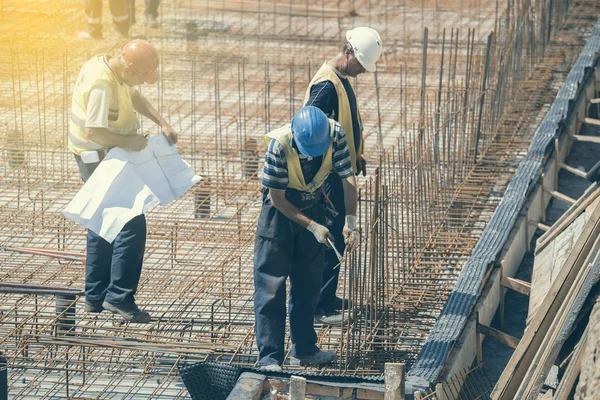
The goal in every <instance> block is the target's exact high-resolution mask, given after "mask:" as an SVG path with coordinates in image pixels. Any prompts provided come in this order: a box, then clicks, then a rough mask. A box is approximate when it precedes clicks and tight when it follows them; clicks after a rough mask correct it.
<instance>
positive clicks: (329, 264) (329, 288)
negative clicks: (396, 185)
mask: <svg viewBox="0 0 600 400" xmlns="http://www.w3.org/2000/svg"><path fill="white" fill-rule="evenodd" d="M323 189H324V190H325V195H326V196H327V197H328V198H329V200H330V201H331V203H332V204H333V207H334V208H335V210H336V211H337V212H338V215H337V216H336V217H333V216H331V215H328V216H327V218H329V219H330V221H331V224H328V226H327V227H328V228H329V232H331V234H332V235H333V238H334V239H335V247H336V248H337V249H338V251H339V252H340V254H342V255H343V254H344V250H346V243H345V242H344V225H345V223H346V205H345V204H344V187H343V186H342V180H341V179H340V177H339V175H338V174H336V173H331V174H329V177H327V180H325V183H323ZM324 259H325V261H324V263H325V265H324V267H323V285H322V287H321V293H320V295H319V303H318V305H317V311H318V312H323V313H328V312H332V311H334V309H333V301H334V299H335V293H336V291H337V287H338V279H339V276H340V267H339V266H338V264H339V263H340V262H339V260H338V258H337V256H336V255H335V251H334V250H333V249H332V248H330V247H328V248H327V249H326V250H325V257H324ZM335 267H337V268H335Z"/></svg>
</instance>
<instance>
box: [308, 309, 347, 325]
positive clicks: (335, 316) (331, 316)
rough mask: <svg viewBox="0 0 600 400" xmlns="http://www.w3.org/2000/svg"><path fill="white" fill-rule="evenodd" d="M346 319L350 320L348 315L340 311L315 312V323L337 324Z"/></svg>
mask: <svg viewBox="0 0 600 400" xmlns="http://www.w3.org/2000/svg"><path fill="white" fill-rule="evenodd" d="M346 320H351V319H350V318H349V316H345V315H344V314H342V313H341V312H338V311H332V312H317V313H316V314H315V320H314V322H315V324H321V325H331V326H338V325H342V324H343V323H344V322H345V321H346Z"/></svg>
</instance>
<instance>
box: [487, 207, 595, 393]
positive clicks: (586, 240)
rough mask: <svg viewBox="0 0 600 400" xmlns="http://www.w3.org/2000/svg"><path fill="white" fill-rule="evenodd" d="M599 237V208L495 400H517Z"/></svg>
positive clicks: (506, 372)
mask: <svg viewBox="0 0 600 400" xmlns="http://www.w3.org/2000/svg"><path fill="white" fill-rule="evenodd" d="M599 236H600V205H599V206H597V207H596V208H595V209H594V212H593V213H592V215H591V216H590V218H589V220H588V222H587V223H586V225H585V228H584V230H583V232H582V234H581V235H580V236H579V238H578V240H577V242H576V243H575V246H574V247H573V249H572V250H571V252H570V254H569V257H568V258H567V260H566V262H565V263H564V266H563V267H562V268H561V269H560V271H559V273H558V275H557V277H556V279H555V280H554V283H553V284H552V286H551V288H550V290H549V291H548V294H547V295H546V296H545V298H544V300H543V301H542V302H541V303H540V305H539V307H538V311H537V312H536V314H535V315H534V316H533V318H532V319H531V322H530V324H529V325H528V326H527V328H526V329H525V334H524V335H523V337H522V338H521V340H520V342H519V345H518V346H517V348H516V349H515V352H514V353H513V355H512V357H511V358H510V360H509V362H508V365H507V366H506V368H505V369H504V371H503V372H502V375H501V376H500V379H499V380H498V382H497V384H496V387H495V388H494V392H493V393H492V399H502V400H509V399H510V400H512V399H515V398H516V397H515V396H516V395H517V392H518V390H519V388H520V386H521V384H522V383H523V378H524V376H525V375H526V374H527V371H528V370H529V368H530V366H531V365H532V362H533V361H534V359H535V356H536V353H537V352H538V350H539V349H540V346H542V343H543V341H544V338H545V335H546V333H547V332H548V331H549V330H551V329H552V324H553V323H554V319H555V317H556V315H557V313H558V312H559V309H560V307H561V305H562V304H563V302H564V301H565V300H566V299H567V298H568V295H569V293H570V289H571V287H572V285H573V284H574V282H575V281H576V278H577V276H578V275H579V272H580V270H581V269H582V266H583V264H584V262H585V261H586V260H587V258H588V256H589V255H590V252H591V251H592V250H593V249H594V248H595V245H596V242H597V239H598V237H599Z"/></svg>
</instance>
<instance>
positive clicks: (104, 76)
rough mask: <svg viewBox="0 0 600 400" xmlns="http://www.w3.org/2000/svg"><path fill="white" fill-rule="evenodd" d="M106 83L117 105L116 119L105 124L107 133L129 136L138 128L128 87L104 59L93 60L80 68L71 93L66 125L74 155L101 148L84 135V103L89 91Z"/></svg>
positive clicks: (102, 57)
mask: <svg viewBox="0 0 600 400" xmlns="http://www.w3.org/2000/svg"><path fill="white" fill-rule="evenodd" d="M102 83H106V84H108V85H109V86H110V88H111V90H112V91H113V97H114V98H115V99H116V102H117V110H118V119H117V120H116V121H112V120H109V121H108V128H107V130H108V131H109V132H111V133H115V134H119V135H132V134H135V133H136V130H137V129H138V128H139V121H138V119H137V116H136V114H135V111H134V109H133V102H132V100H131V92H130V90H129V87H128V86H127V85H125V84H121V83H120V82H119V80H118V78H117V77H116V75H115V74H114V73H113V71H112V70H111V69H110V67H109V66H108V65H107V63H106V62H105V60H104V56H101V55H100V56H95V57H93V58H92V59H90V60H89V61H88V62H86V63H85V65H84V66H83V67H82V68H81V71H80V72H79V76H78V77H77V83H76V84H75V89H74V91H73V100H72V102H71V112H70V119H71V123H70V124H69V149H70V150H71V151H72V152H74V153H75V154H80V153H81V152H83V151H86V150H98V149H101V148H103V147H104V146H102V145H99V144H98V143H94V142H91V141H90V140H88V139H87V138H86V136H85V134H84V129H85V118H86V110H87V99H88V96H89V94H90V92H91V90H92V89H93V88H94V87H95V86H97V85H99V84H102Z"/></svg>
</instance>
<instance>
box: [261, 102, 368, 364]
mask: <svg viewBox="0 0 600 400" xmlns="http://www.w3.org/2000/svg"><path fill="white" fill-rule="evenodd" d="M265 143H266V145H267V154H266V155H265V166H264V170H263V178H262V185H263V187H264V190H263V205H262V210H261V213H260V217H259V220H258V227H257V230H256V241H255V245H254V313H255V318H256V343H257V345H258V350H259V361H258V365H259V367H260V368H261V369H263V370H266V371H281V365H282V364H283V359H284V355H285V341H284V340H285V314H286V305H285V300H286V279H287V277H288V276H289V277H290V284H291V287H290V300H289V316H290V336H291V339H292V352H291V355H292V357H291V360H290V363H291V364H292V365H314V366H318V365H323V364H326V363H329V362H331V361H333V360H334V359H335V353H334V352H330V351H322V350H320V349H319V348H318V347H317V345H316V343H317V335H316V332H315V329H314V326H313V319H314V313H315V307H316V306H317V301H318V299H319V290H320V288H321V278H322V276H323V266H324V263H323V253H324V249H325V247H326V246H329V243H331V241H333V236H332V235H331V233H330V232H329V230H328V229H327V227H325V226H324V223H325V207H324V204H323V192H322V191H321V190H320V188H321V185H322V184H323V182H324V181H325V179H326V178H327V176H328V175H329V174H330V173H331V172H332V171H335V173H336V174H337V175H338V176H339V177H340V179H341V181H342V187H343V192H344V202H345V207H346V212H347V214H348V215H351V216H354V217H355V218H356V208H357V192H356V178H355V177H354V172H353V171H352V166H351V163H350V152H349V150H348V143H347V141H346V135H345V133H344V130H343V128H342V127H341V125H340V124H339V123H337V122H335V121H333V120H330V119H329V118H327V116H326V115H325V114H324V113H323V112H322V111H321V110H319V109H318V108H316V107H303V108H302V109H300V110H299V111H298V112H297V113H296V115H294V118H293V119H292V123H291V125H290V124H287V125H285V126H283V127H281V128H279V129H276V130H274V131H272V132H270V133H269V134H267V135H266V136H265ZM344 234H345V236H346V240H347V246H349V247H352V246H355V245H356V244H357V243H358V242H359V240H360V234H359V232H358V230H357V229H356V228H354V229H346V230H345V231H344Z"/></svg>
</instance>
